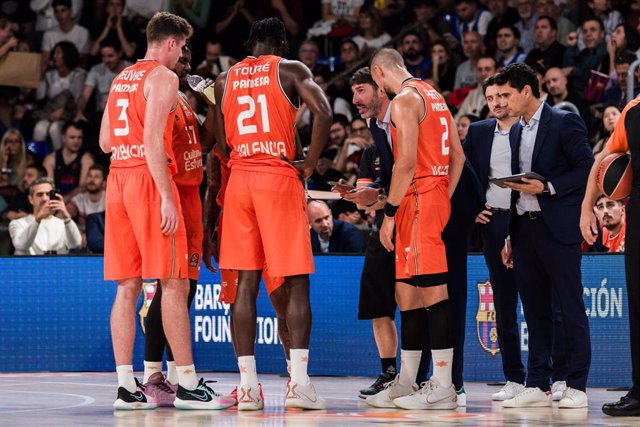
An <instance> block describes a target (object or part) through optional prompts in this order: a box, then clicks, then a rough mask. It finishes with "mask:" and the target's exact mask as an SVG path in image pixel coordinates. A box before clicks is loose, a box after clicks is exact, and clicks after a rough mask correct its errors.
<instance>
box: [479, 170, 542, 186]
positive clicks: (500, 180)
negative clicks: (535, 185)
mask: <svg viewBox="0 0 640 427" xmlns="http://www.w3.org/2000/svg"><path fill="white" fill-rule="evenodd" d="M522 178H528V179H537V180H539V181H542V182H543V183H544V182H547V179H546V178H545V177H543V176H542V175H540V174H537V173H535V172H525V173H519V174H517V175H511V176H505V177H503V178H491V179H490V180H489V184H495V185H497V186H498V187H500V188H507V187H505V185H504V183H505V182H515V183H518V184H522V183H523V182H522Z"/></svg>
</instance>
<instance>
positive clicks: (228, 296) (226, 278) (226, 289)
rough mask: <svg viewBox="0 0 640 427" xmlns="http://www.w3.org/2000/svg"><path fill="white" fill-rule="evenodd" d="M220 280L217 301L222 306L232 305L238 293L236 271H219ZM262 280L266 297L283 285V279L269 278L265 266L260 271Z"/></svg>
mask: <svg viewBox="0 0 640 427" xmlns="http://www.w3.org/2000/svg"><path fill="white" fill-rule="evenodd" d="M220 279H221V281H222V289H221V290H220V296H219V297H218V301H220V302H221V303H224V304H234V303H235V302H236V294H237V293H238V271H237V270H220ZM262 280H264V284H265V287H266V288H267V295H271V294H272V293H273V291H275V290H276V289H278V288H279V287H280V286H282V285H283V284H284V278H283V277H271V276H270V275H269V271H268V269H267V265H266V264H265V266H264V269H263V270H262Z"/></svg>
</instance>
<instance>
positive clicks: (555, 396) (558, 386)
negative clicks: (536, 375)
mask: <svg viewBox="0 0 640 427" xmlns="http://www.w3.org/2000/svg"><path fill="white" fill-rule="evenodd" d="M566 389H567V382H566V381H556V382H554V383H553V384H552V385H551V399H552V400H553V401H554V402H557V401H558V400H560V399H562V397H563V396H564V392H565V390H566Z"/></svg>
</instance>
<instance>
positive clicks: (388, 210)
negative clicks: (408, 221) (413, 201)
mask: <svg viewBox="0 0 640 427" xmlns="http://www.w3.org/2000/svg"><path fill="white" fill-rule="evenodd" d="M396 212H398V206H394V205H392V204H391V203H389V202H387V204H386V205H384V214H385V216H388V217H389V218H393V217H394V216H396Z"/></svg>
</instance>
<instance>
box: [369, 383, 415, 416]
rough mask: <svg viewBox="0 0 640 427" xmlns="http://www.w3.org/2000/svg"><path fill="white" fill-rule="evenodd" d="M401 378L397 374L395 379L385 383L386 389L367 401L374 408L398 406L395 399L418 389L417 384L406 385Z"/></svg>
mask: <svg viewBox="0 0 640 427" xmlns="http://www.w3.org/2000/svg"><path fill="white" fill-rule="evenodd" d="M399 380H400V375H396V377H395V378H394V380H393V381H390V382H388V383H386V384H385V385H384V389H383V390H382V391H381V392H379V393H377V394H374V395H373V396H369V397H367V398H366V399H365V402H367V404H368V405H369V406H373V407H374V408H397V406H396V405H394V404H393V400H394V399H397V398H398V397H404V396H408V395H410V394H411V393H413V392H415V391H417V390H418V386H417V385H416V384H413V385H410V386H405V385H402V384H400V382H399Z"/></svg>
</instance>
